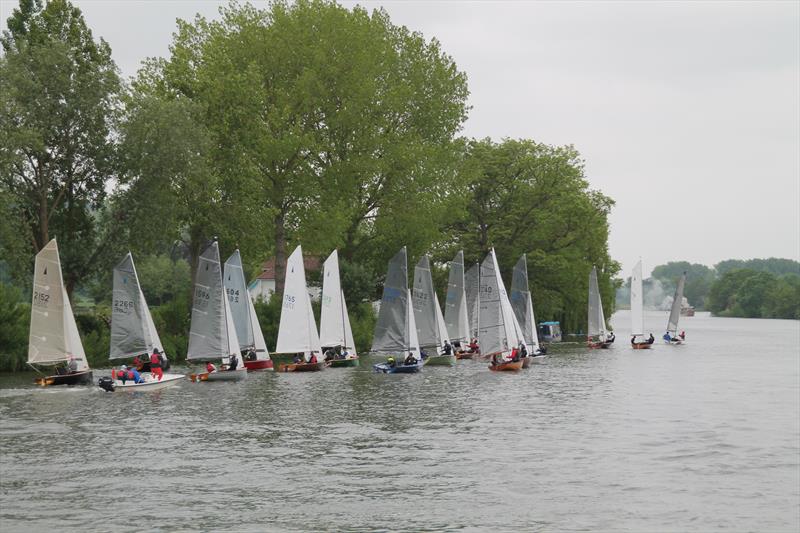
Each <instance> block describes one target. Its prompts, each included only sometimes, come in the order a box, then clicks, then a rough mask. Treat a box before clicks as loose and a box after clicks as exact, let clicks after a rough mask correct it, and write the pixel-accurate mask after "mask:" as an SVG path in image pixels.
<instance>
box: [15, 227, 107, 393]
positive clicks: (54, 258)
mask: <svg viewBox="0 0 800 533" xmlns="http://www.w3.org/2000/svg"><path fill="white" fill-rule="evenodd" d="M28 339H29V340H28V364H29V365H30V366H31V367H33V368H34V369H35V370H37V369H36V367H37V366H41V367H54V370H55V373H54V374H53V375H49V376H43V377H40V378H36V381H35V382H36V384H37V385H41V386H42V387H47V386H51V385H84V384H89V383H91V382H92V371H91V369H90V368H89V364H88V362H87V361H86V354H85V353H84V351H83V345H82V344H81V337H80V335H79V334H78V326H77V325H76V324H75V317H74V316H73V315H72V307H70V305H69V297H68V296H67V291H66V289H65V288H64V280H63V278H62V277H61V260H60V259H59V256H58V245H57V244H56V240H55V239H53V240H51V241H50V242H48V243H47V245H46V246H45V247H44V248H42V249H41V250H40V251H39V253H38V254H36V261H35V265H34V270H33V299H32V301H31V327H30V334H29V337H28Z"/></svg>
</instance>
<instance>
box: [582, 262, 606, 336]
mask: <svg viewBox="0 0 800 533" xmlns="http://www.w3.org/2000/svg"><path fill="white" fill-rule="evenodd" d="M601 314H602V304H601V303H600V288H599V286H598V284H597V268H596V267H592V272H591V273H590V274H589V316H588V317H587V318H588V325H587V328H586V334H587V335H588V336H589V337H597V336H598V335H600V334H601V328H602V329H605V326H604V325H603V324H601V323H600V315H601Z"/></svg>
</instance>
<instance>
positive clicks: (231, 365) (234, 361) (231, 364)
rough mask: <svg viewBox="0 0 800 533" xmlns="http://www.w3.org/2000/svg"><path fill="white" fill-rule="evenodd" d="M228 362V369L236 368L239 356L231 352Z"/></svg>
mask: <svg viewBox="0 0 800 533" xmlns="http://www.w3.org/2000/svg"><path fill="white" fill-rule="evenodd" d="M229 361H230V362H229V363H228V370H236V369H237V368H238V367H239V357H237V355H236V354H235V353H232V354H231V356H230V359H229Z"/></svg>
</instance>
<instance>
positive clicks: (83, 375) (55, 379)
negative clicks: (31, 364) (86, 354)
mask: <svg viewBox="0 0 800 533" xmlns="http://www.w3.org/2000/svg"><path fill="white" fill-rule="evenodd" d="M92 381H93V378H92V371H91V370H84V371H83V372H73V373H71V374H55V375H52V376H44V377H40V378H36V379H35V380H34V383H36V384H37V385H39V386H42V387H55V386H56V385H70V386H72V385H91V383H92Z"/></svg>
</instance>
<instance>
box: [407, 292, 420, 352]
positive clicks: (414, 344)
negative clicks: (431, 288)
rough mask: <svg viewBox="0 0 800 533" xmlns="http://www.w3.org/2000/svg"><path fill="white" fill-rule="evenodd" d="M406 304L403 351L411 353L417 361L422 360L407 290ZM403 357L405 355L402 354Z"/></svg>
mask: <svg viewBox="0 0 800 533" xmlns="http://www.w3.org/2000/svg"><path fill="white" fill-rule="evenodd" d="M406 292H407V295H406V296H407V300H406V301H407V302H408V304H407V305H406V320H407V324H408V327H407V330H406V339H407V342H406V348H405V351H406V352H407V353H408V352H410V353H412V354H413V355H414V358H415V359H416V360H417V361H419V360H420V359H422V350H420V345H419V337H418V336H417V324H416V322H415V320H414V304H413V303H412V300H411V290H407V291H406ZM404 355H405V354H404Z"/></svg>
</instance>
